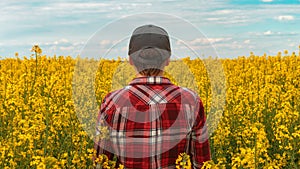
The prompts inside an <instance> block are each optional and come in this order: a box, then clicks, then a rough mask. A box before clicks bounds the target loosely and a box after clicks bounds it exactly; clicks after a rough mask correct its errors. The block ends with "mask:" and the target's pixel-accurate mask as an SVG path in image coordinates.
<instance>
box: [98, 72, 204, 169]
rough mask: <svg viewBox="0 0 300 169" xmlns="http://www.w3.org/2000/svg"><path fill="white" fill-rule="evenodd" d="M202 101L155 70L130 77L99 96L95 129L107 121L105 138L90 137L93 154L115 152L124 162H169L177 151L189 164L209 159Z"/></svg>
mask: <svg viewBox="0 0 300 169" xmlns="http://www.w3.org/2000/svg"><path fill="white" fill-rule="evenodd" d="M205 121H206V119H205V114H204V107H203V104H202V101H201V100H200V98H199V97H198V96H197V94H196V93H194V92H193V91H190V90H189V89H186V88H182V87H178V86H176V85H174V84H172V83H171V82H170V81H169V79H167V78H165V77H160V76H153V77H139V78H135V79H133V81H131V82H130V83H129V85H128V86H126V87H125V88H123V89H120V90H117V91H114V92H111V93H109V94H108V95H106V97H105V98H104V100H103V102H102V104H101V108H100V111H99V115H98V120H97V127H96V135H101V129H102V128H103V127H107V128H108V130H109V137H108V139H96V140H95V149H96V150H97V156H98V155H99V154H106V155H107V156H108V157H109V158H110V159H112V158H113V156H114V155H116V156H117V157H118V163H122V164H123V165H124V166H125V168H141V169H143V168H175V162H176V159H177V157H178V155H179V154H180V153H183V152H186V153H187V154H189V155H190V157H191V162H192V166H193V168H201V166H202V163H203V162H204V161H207V160H210V149H209V142H208V133H207V127H206V124H205Z"/></svg>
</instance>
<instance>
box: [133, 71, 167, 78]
mask: <svg viewBox="0 0 300 169" xmlns="http://www.w3.org/2000/svg"><path fill="white" fill-rule="evenodd" d="M151 76H152V75H151ZM153 76H163V72H161V73H159V74H158V75H153ZM136 77H149V76H145V75H141V74H139V73H138V74H137V75H136Z"/></svg>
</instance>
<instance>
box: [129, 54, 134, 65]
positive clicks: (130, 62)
mask: <svg viewBox="0 0 300 169" xmlns="http://www.w3.org/2000/svg"><path fill="white" fill-rule="evenodd" d="M129 64H130V65H132V66H133V61H132V59H131V57H130V56H129Z"/></svg>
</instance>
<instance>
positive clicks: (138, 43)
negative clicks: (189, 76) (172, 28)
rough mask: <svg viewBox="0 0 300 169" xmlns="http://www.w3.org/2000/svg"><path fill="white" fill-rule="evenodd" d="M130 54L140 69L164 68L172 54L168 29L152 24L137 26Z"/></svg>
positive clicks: (132, 36)
mask: <svg viewBox="0 0 300 169" xmlns="http://www.w3.org/2000/svg"><path fill="white" fill-rule="evenodd" d="M128 55H129V57H130V58H131V59H132V60H133V63H134V65H135V66H136V67H137V68H138V71H142V70H144V69H148V68H156V69H162V63H163V62H164V61H165V60H167V59H168V58H170V56H171V47H170V40H169V35H168V33H167V31H166V30H164V29H163V28H161V27H158V26H155V25H151V24H149V25H143V26H140V27H138V28H136V29H135V30H134V31H133V33H132V35H131V38H130V42H129V50H128Z"/></svg>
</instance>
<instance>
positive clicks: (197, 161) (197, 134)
mask: <svg viewBox="0 0 300 169" xmlns="http://www.w3.org/2000/svg"><path fill="white" fill-rule="evenodd" d="M195 108H196V109H195V110H196V113H197V114H196V115H195V116H196V119H195V123H194V125H193V128H192V134H191V147H190V155H191V163H192V166H193V168H197V169H198V168H199V169H200V168H201V167H202V165H203V162H205V161H209V160H210V159H211V157H210V147H209V137H208V128H207V125H206V117H205V113H204V107H203V103H202V101H201V100H200V98H197V105H196V107H195Z"/></svg>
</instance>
